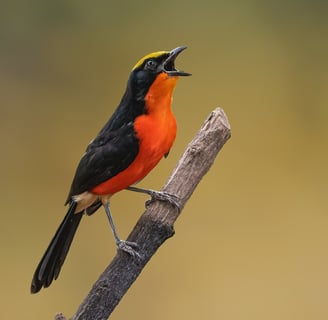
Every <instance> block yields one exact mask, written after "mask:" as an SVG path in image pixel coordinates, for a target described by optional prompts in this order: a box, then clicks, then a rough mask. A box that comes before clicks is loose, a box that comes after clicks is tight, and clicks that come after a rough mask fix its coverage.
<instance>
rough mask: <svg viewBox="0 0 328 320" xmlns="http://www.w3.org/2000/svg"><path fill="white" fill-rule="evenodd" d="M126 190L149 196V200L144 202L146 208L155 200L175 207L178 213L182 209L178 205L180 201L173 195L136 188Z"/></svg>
mask: <svg viewBox="0 0 328 320" xmlns="http://www.w3.org/2000/svg"><path fill="white" fill-rule="evenodd" d="M126 190H129V191H134V192H140V193H145V194H148V195H150V196H151V200H149V201H147V202H146V206H148V205H149V204H150V203H151V202H153V201H155V200H159V201H167V202H169V203H170V204H171V205H173V206H174V207H176V208H177V209H178V210H179V211H181V209H182V207H181V204H180V199H179V198H178V197H177V196H175V195H174V194H171V193H168V192H163V191H156V190H151V189H143V188H137V187H131V186H129V187H127V188H126Z"/></svg>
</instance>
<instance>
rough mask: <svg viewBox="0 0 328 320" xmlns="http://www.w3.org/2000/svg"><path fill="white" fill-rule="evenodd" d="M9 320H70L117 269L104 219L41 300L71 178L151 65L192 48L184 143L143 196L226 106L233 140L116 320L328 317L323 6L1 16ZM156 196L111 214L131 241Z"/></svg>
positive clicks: (70, 4) (184, 93) (186, 5)
mask: <svg viewBox="0 0 328 320" xmlns="http://www.w3.org/2000/svg"><path fill="white" fill-rule="evenodd" d="M0 6H1V8H0V46H1V48H0V49H1V50H0V146H1V157H0V162H1V163H0V170H1V187H0V188H1V208H0V212H1V226H0V243H1V265H0V270H1V272H0V277H1V279H0V283H1V287H0V304H1V308H0V313H1V318H2V319H52V318H53V316H54V314H55V313H56V312H58V311H62V312H63V313H64V314H65V315H67V316H71V315H72V314H73V313H74V311H75V310H76V309H77V307H78V305H79V303H80V302H81V301H82V299H83V298H84V297H85V295H86V294H87V292H88V290H89V288H90V287H91V286H92V284H93V282H94V281H95V280H96V279H97V277H98V275H99V274H100V273H101V271H102V270H103V269H104V268H105V266H106V265H107V263H108V262H109V261H110V260H111V259H112V257H113V256H114V254H115V245H114V241H113V238H112V234H111V231H110V229H109V226H108V222H107V220H106V216H105V214H104V212H103V210H102V209H101V210H99V212H98V213H97V214H96V215H94V216H92V217H90V218H89V217H86V218H85V219H83V220H82V224H81V227H80V229H79V230H78V233H77V235H76V238H75V241H74V243H73V245H72V248H71V251H70V253H69V255H68V258H67V260H66V263H65V265H64V267H63V269H62V272H61V274H60V277H59V279H58V280H57V281H55V282H54V283H53V285H52V286H51V287H50V288H48V289H46V290H42V291H41V292H40V293H39V294H37V295H33V296H32V295H30V293H29V286H30V281H31V278H32V274H33V272H34V269H35V267H36V265H37V263H38V261H39V259H40V258H41V255H42V254H43V252H44V249H45V248H46V246H47V245H48V242H49V241H50V239H51V237H52V236H53V234H54V232H55V230H56V228H57V226H58V225H59V223H60V221H61V219H62V217H63V215H64V214H65V208H64V207H63V203H64V201H65V199H66V195H67V192H68V189H69V186H70V183H71V179H72V177H73V174H74V170H75V167H76V165H77V163H78V161H79V158H80V156H81V155H82V154H83V152H84V149H85V147H86V145H87V144H88V142H89V141H90V140H91V139H92V138H93V137H94V136H95V135H96V134H97V132H98V130H99V129H100V128H101V127H102V125H103V124H104V122H105V121H106V120H107V118H108V117H109V116H110V115H111V113H112V112H113V110H114V108H115V107H116V105H117V104H118V102H119V100H120V98H121V96H122V94H123V92H124V90H125V85H126V81H127V78H128V75H129V72H130V70H131V68H132V67H133V65H134V64H135V63H136V62H137V61H138V59H140V58H141V57H142V56H143V55H145V54H147V53H149V52H152V51H158V50H170V49H172V48H174V47H176V46H179V45H187V46H188V50H186V51H185V52H184V53H183V54H181V56H180V57H179V59H178V61H177V66H178V67H179V68H181V69H183V70H185V71H188V72H191V73H192V74H193V76H192V77H189V78H181V79H180V81H179V83H178V85H177V88H176V90H175V97H174V104H173V108H174V111H175V114H176V117H177V121H178V125H179V132H178V136H177V140H176V143H175V145H174V147H173V149H172V150H171V153H170V156H169V158H168V159H166V160H163V161H162V162H161V163H160V164H159V165H158V167H157V168H156V169H155V170H154V171H153V172H152V173H151V174H150V175H149V176H148V177H147V178H146V179H145V180H144V181H143V182H142V183H141V184H140V186H143V187H149V188H154V189H160V188H161V186H162V185H163V183H164V182H165V180H166V178H167V177H168V175H169V174H170V172H171V170H172V169H173V168H174V166H175V163H176V162H177V160H178V159H179V157H180V155H181V154H182V152H183V150H184V148H185V146H186V144H187V143H188V142H189V141H190V140H191V139H192V137H193V136H194V134H195V133H196V132H197V130H198V129H199V127H200V126H201V124H202V122H203V120H204V119H205V118H206V117H207V115H208V114H209V113H210V111H211V110H213V109H214V108H215V107H217V106H220V107H222V108H223V109H224V110H225V112H226V113H227V115H228V117H229V120H230V123H231V127H232V138H231V140H229V141H228V143H227V144H226V145H225V147H224V148H223V149H222V152H221V153H220V154H219V157H218V158H217V160H216V162H215V164H214V166H213V167H212V169H211V170H210V172H209V173H208V174H207V175H206V176H205V178H204V179H203V181H202V182H201V183H200V185H199V187H198V188H197V190H196V192H195V193H194V194H193V196H192V198H191V199H190V201H189V202H188V204H187V206H186V207H185V209H184V211H183V213H182V215H181V216H180V218H179V219H178V221H177V223H176V225H175V229H176V235H175V236H174V237H173V238H172V239H170V240H169V241H167V242H166V243H165V245H164V246H163V247H162V248H161V249H160V250H159V251H158V253H157V254H156V255H155V256H154V257H153V259H152V260H151V261H150V263H149V264H148V265H147V267H146V268H145V270H144V271H143V273H142V274H141V276H140V277H139V278H138V280H137V281H136V283H135V284H134V285H133V286H132V288H131V289H130V290H129V292H128V293H127V295H126V296H125V297H124V299H123V300H122V302H121V303H120V305H119V306H118V307H117V309H116V310H115V312H114V313H113V315H112V318H111V319H143V320H145V319H157V320H162V319H163V320H164V319H188V320H192V319H195V320H196V319H197V320H199V319H224V320H245V319H250V320H257V319H259V320H260V319H261V320H262V319H266V320H271V319H272V320H276V319H283V320H284V319H286V320H287V319H288V320H291V319H295V320H299V319H309V320H310V319H311V320H312V319H327V318H328V303H327V296H328V250H327V249H328V235H327V230H328V210H327V209H328V203H327V189H328V188H327V179H328V170H327V162H328V152H327V146H328V144H327V138H328V108H327V103H328V90H327V86H328V63H327V62H328V60H327V57H328V41H327V39H328V32H327V31H328V22H327V14H328V10H327V9H328V8H327V7H328V5H327V2H325V1H304V0H303V1H302V0H300V1H280V0H278V1H255V0H254V1H251V0H245V1H241V0H239V1H237V0H236V1H224V2H223V1H209V0H204V1H172V0H167V1H160V2H156V1H142V0H139V1H110V0H107V1H94V2H92V1H90V2H89V1H77V0H75V1H74V0H73V1H63V0H60V1H41V0H31V1H17V0H13V1H3V2H2V3H1V5H0ZM146 199H147V198H146V197H145V196H143V195H140V194H133V193H130V192H127V191H123V192H121V193H120V194H118V195H116V196H115V197H113V198H112V211H113V214H114V218H115V220H116V224H117V227H118V230H119V232H120V235H121V236H122V237H123V238H125V237H126V236H127V235H128V234H129V231H130V230H131V229H132V227H133V226H134V224H135V222H136V220H137V219H138V217H139V216H140V214H141V213H142V212H143V208H144V202H145V200H146Z"/></svg>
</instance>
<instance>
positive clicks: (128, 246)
mask: <svg viewBox="0 0 328 320" xmlns="http://www.w3.org/2000/svg"><path fill="white" fill-rule="evenodd" d="M103 205H104V208H105V211H106V214H107V217H108V221H109V224H110V227H111V229H112V231H113V234H114V238H115V242H116V246H117V249H118V250H122V251H124V252H127V253H128V254H130V255H131V256H133V257H140V255H139V253H138V252H137V251H136V249H138V244H137V243H135V242H130V241H125V240H121V239H120V237H119V236H118V234H117V231H116V228H115V224H114V220H113V217H112V214H111V213H110V209H109V201H108V199H107V200H105V201H104V202H103Z"/></svg>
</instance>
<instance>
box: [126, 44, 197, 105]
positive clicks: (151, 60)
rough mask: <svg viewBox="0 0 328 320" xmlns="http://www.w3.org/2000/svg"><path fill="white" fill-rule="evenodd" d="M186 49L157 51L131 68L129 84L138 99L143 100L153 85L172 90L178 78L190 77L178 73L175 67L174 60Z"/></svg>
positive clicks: (184, 73) (187, 74)
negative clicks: (155, 83)
mask: <svg viewBox="0 0 328 320" xmlns="http://www.w3.org/2000/svg"><path fill="white" fill-rule="evenodd" d="M186 48H187V47H177V48H175V49H173V50H171V51H158V52H153V53H150V54H147V55H146V56H144V57H143V58H142V59H140V60H139V61H138V62H137V63H136V65H135V66H134V67H133V69H132V72H131V76H130V79H129V84H130V86H131V87H132V88H133V91H134V93H135V94H136V93H137V96H138V98H139V99H140V98H142V99H143V98H144V97H145V95H146V93H147V92H148V90H149V89H150V87H151V86H152V85H153V83H154V82H155V80H156V82H157V85H159V86H160V87H162V88H163V90H165V88H169V89H171V90H173V88H174V86H175V84H176V81H177V79H178V77H179V76H183V77H184V76H190V75H191V74H190V73H187V72H184V71H180V70H178V69H177V68H176V67H175V59H176V58H177V56H178V55H179V54H180V53H181V52H182V51H183V50H185V49H186Z"/></svg>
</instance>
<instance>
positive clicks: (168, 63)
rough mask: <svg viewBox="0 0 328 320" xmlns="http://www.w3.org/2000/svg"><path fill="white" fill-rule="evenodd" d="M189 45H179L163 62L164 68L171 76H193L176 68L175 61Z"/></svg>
mask: <svg viewBox="0 0 328 320" xmlns="http://www.w3.org/2000/svg"><path fill="white" fill-rule="evenodd" d="M185 49H187V47H177V48H175V49H173V50H172V51H171V52H170V55H169V57H168V58H167V59H166V60H165V61H164V62H163V64H162V69H163V71H164V72H166V73H167V74H168V75H170V76H191V73H187V72H184V71H180V70H178V69H176V68H175V65H174V62H175V59H176V57H177V56H178V55H179V54H180V52H182V51H183V50H185Z"/></svg>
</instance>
